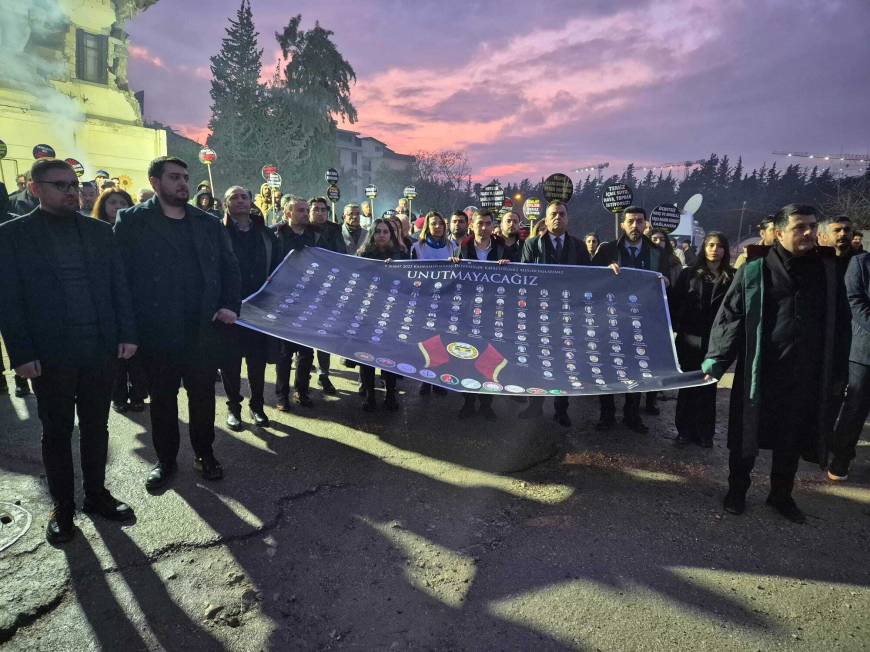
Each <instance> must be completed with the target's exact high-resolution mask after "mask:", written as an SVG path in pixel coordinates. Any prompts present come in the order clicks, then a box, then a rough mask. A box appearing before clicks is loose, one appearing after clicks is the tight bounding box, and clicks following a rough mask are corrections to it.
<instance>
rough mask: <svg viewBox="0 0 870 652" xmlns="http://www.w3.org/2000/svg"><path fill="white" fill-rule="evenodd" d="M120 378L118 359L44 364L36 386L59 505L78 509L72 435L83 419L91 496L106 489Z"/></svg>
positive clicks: (45, 454)
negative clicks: (111, 415) (112, 416)
mask: <svg viewBox="0 0 870 652" xmlns="http://www.w3.org/2000/svg"><path fill="white" fill-rule="evenodd" d="M114 378H115V359H114V358H112V357H111V356H99V357H98V360H97V361H95V362H92V363H88V364H80V365H75V366H73V365H70V366H67V365H55V364H50V363H43V364H42V374H41V375H40V376H39V377H37V378H35V379H34V381H33V388H34V390H35V392H36V403H37V411H38V413H39V420H40V421H41V422H42V461H43V464H44V465H45V476H46V479H47V480H48V491H49V493H50V494H51V497H52V499H53V500H54V502H55V504H59V505H60V504H62V505H73V504H74V503H75V472H74V470H73V456H72V430H73V423H74V419H75V415H76V413H78V417H79V451H80V453H81V464H82V479H83V484H84V490H85V495H86V496H94V497H96V496H98V495H99V494H100V493H102V491H103V489H104V488H105V485H104V483H105V479H106V456H107V453H108V448H109V427H108V422H109V403H110V401H111V396H112V383H113V381H114Z"/></svg>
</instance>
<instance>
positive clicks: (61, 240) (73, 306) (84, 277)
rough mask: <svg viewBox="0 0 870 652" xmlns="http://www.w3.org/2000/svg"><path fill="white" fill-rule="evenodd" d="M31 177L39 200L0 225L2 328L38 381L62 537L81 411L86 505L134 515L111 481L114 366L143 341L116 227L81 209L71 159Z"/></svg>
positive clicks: (54, 517) (108, 513) (57, 537)
mask: <svg viewBox="0 0 870 652" xmlns="http://www.w3.org/2000/svg"><path fill="white" fill-rule="evenodd" d="M31 178H32V181H31V182H30V187H29V190H30V192H31V193H32V194H33V196H34V197H36V198H37V200H38V201H39V205H38V206H37V207H36V208H35V209H34V210H33V211H31V212H30V213H28V214H27V215H24V216H22V217H19V218H17V219H14V220H12V221H10V222H7V223H5V224H3V225H2V226H0V260H4V261H8V262H9V263H11V264H10V265H9V266H8V269H7V273H6V274H3V275H2V276H0V305H2V306H3V309H2V310H0V331H2V334H3V339H4V340H5V343H6V348H7V350H8V352H9V357H10V360H11V363H12V367H14V368H15V371H16V373H17V374H19V375H20V376H22V377H24V378H28V379H32V380H33V386H34V390H35V392H36V400H37V404H38V408H39V419H40V421H42V459H43V463H44V464H45V475H46V479H47V481H48V489H49V492H50V494H51V497H52V500H53V501H54V510H53V511H52V512H51V516H50V517H49V522H48V528H47V531H46V538H47V539H48V541H49V542H50V543H52V544H58V543H63V542H65V541H68V540H70V539H71V538H72V537H73V535H74V534H75V525H74V524H73V516H74V513H75V477H74V470H73V456H72V447H71V438H72V430H73V423H74V418H75V416H76V414H78V419H79V437H80V448H81V465H82V476H83V484H84V493H85V500H84V504H83V508H84V511H85V512H88V513H96V514H99V515H101V516H103V517H105V518H108V519H112V520H116V521H127V520H131V519H132V518H133V510H132V509H131V508H130V507H129V506H127V505H125V504H124V503H122V502H120V501H118V500H117V499H115V498H114V497H113V496H112V495H111V494H110V493H109V491H108V490H107V489H106V487H105V484H104V483H105V472H106V456H107V451H108V442H109V431H108V419H109V403H110V401H111V394H112V383H113V381H114V377H115V365H116V364H117V359H118V358H123V359H128V358H130V357H132V356H133V354H134V353H135V352H136V348H137V342H138V340H137V336H136V328H135V320H134V315H133V308H132V302H131V298H130V292H129V290H128V288H127V282H126V277H125V270H124V267H123V264H122V262H121V256H120V253H119V251H118V248H117V246H116V244H115V239H114V237H113V236H112V229H111V227H109V225H107V224H105V223H104V222H101V221H100V220H94V219H90V218H88V217H85V216H83V215H81V214H80V213H79V212H78V208H79V182H78V179H77V178H76V175H75V172H74V171H73V169H72V168H71V167H70V166H69V164H67V163H65V162H64V161H58V160H54V159H41V160H38V161H36V162H35V163H34V164H33V167H32V168H31Z"/></svg>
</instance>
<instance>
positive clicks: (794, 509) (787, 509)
mask: <svg viewBox="0 0 870 652" xmlns="http://www.w3.org/2000/svg"><path fill="white" fill-rule="evenodd" d="M767 504H768V505H770V506H771V507H773V508H774V509H775V510H776V511H778V512H779V513H780V514H782V515H783V516H785V517H786V518H787V519H788V520H790V521H791V522H792V523H806V522H807V517H806V515H805V514H804V513H803V512H802V511H801V510H800V507H798V506H797V504H796V503H795V502H794V499H793V498H792V497H791V496H789V497H788V498H774V497H773V496H768V497H767Z"/></svg>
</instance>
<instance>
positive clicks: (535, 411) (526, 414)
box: [517, 404, 544, 419]
mask: <svg viewBox="0 0 870 652" xmlns="http://www.w3.org/2000/svg"><path fill="white" fill-rule="evenodd" d="M542 416H544V408H542V407H541V406H540V405H532V404H530V405H529V406H528V407H527V408H526V409H525V410H521V411H520V413H519V414H518V415H517V417H519V418H520V419H540V418H541V417H542Z"/></svg>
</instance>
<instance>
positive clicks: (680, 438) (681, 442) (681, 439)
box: [674, 432, 696, 447]
mask: <svg viewBox="0 0 870 652" xmlns="http://www.w3.org/2000/svg"><path fill="white" fill-rule="evenodd" d="M695 441H696V440H695V438H694V437H692V436H691V435H687V434H685V433H682V432H681V433H679V434H678V435H677V438H676V439H674V446H678V447H683V446H688V445H689V444H692V443H694V442H695Z"/></svg>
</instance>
